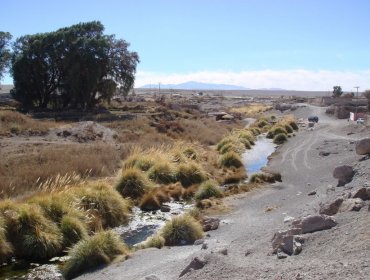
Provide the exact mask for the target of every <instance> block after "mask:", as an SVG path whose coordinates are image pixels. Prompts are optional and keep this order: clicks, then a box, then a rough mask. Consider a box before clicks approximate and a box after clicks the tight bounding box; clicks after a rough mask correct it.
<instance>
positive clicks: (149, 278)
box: [144, 274, 160, 280]
mask: <svg viewBox="0 0 370 280" xmlns="http://www.w3.org/2000/svg"><path fill="white" fill-rule="evenodd" d="M144 280H160V278H159V277H158V276H156V275H154V274H150V275H148V276H145V278H144Z"/></svg>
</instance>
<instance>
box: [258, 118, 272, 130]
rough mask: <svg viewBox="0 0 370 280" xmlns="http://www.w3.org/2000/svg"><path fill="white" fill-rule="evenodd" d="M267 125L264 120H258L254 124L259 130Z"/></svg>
mask: <svg viewBox="0 0 370 280" xmlns="http://www.w3.org/2000/svg"><path fill="white" fill-rule="evenodd" d="M268 124H269V123H268V122H267V121H266V120H264V119H261V120H258V121H257V122H256V125H257V126H258V127H259V128H263V127H265V126H266V125H268Z"/></svg>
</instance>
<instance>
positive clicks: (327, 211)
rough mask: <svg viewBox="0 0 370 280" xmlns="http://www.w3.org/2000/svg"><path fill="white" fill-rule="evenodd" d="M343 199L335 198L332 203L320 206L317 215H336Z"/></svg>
mask: <svg viewBox="0 0 370 280" xmlns="http://www.w3.org/2000/svg"><path fill="white" fill-rule="evenodd" d="M343 200H344V199H343V198H341V197H340V198H337V199H336V200H334V201H333V202H328V203H325V204H323V205H321V206H320V210H319V213H320V214H324V215H328V216H333V215H335V214H337V213H338V210H339V207H340V205H341V204H342V202H343Z"/></svg>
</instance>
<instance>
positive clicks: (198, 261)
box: [179, 257, 207, 277]
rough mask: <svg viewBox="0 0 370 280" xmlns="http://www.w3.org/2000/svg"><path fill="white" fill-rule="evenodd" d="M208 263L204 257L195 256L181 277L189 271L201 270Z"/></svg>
mask: <svg viewBox="0 0 370 280" xmlns="http://www.w3.org/2000/svg"><path fill="white" fill-rule="evenodd" d="M206 264H207V261H206V260H205V259H202V258H198V257H195V258H194V259H193V260H192V261H191V262H190V263H189V264H188V266H187V267H185V269H184V270H183V271H182V272H181V273H180V275H179V277H182V276H184V275H185V274H187V273H189V272H190V271H193V270H199V269H202V268H203V267H204V266H205V265H206Z"/></svg>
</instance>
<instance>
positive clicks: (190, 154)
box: [183, 147, 198, 160]
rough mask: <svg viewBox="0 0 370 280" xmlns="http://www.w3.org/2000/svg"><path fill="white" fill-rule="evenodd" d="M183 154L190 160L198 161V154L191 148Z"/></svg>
mask: <svg viewBox="0 0 370 280" xmlns="http://www.w3.org/2000/svg"><path fill="white" fill-rule="evenodd" d="M183 154H184V155H185V156H186V157H187V158H189V159H193V160H196V159H197V158H198V154H197V152H196V151H195V149H193V148H191V147H188V148H186V149H184V151H183Z"/></svg>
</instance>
